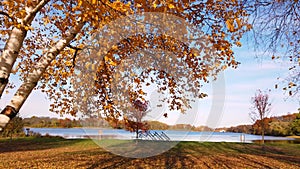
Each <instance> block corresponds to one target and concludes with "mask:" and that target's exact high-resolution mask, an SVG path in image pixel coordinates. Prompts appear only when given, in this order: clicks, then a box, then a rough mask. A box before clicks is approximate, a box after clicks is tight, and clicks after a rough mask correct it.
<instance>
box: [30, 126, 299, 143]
mask: <svg viewBox="0 0 300 169" xmlns="http://www.w3.org/2000/svg"><path fill="white" fill-rule="evenodd" d="M30 131H33V132H36V133H40V134H41V135H46V134H48V135H51V136H61V137H64V138H67V139H72V138H88V137H97V136H99V135H102V136H111V137H114V138H116V139H133V138H135V133H131V132H129V131H126V130H122V129H100V128H99V129H97V128H88V129H86V128H30ZM150 132H151V133H154V132H157V133H161V132H164V133H165V134H166V135H167V136H168V137H169V138H170V139H171V140H173V141H210V142H223V141H224V142H241V138H244V142H255V141H258V140H260V139H261V136H259V135H251V134H243V133H231V132H196V131H175V130H164V131H162V130H151V131H150ZM265 140H267V141H268V140H269V141H282V140H286V141H294V140H295V139H293V138H287V137H274V136H265Z"/></svg>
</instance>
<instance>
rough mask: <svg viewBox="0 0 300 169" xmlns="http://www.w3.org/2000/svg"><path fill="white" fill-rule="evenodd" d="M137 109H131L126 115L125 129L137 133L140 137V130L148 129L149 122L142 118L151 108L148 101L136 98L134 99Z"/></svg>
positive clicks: (134, 105)
mask: <svg viewBox="0 0 300 169" xmlns="http://www.w3.org/2000/svg"><path fill="white" fill-rule="evenodd" d="M133 107H134V108H135V110H133V111H130V112H129V113H128V114H127V116H126V120H125V121H126V122H125V129H126V130H128V131H131V132H135V133H136V138H138V137H139V136H138V134H139V130H140V129H141V130H144V131H145V130H147V124H146V123H145V122H143V121H142V119H143V118H144V117H145V116H146V115H147V110H148V108H149V102H148V101H141V100H135V101H133Z"/></svg>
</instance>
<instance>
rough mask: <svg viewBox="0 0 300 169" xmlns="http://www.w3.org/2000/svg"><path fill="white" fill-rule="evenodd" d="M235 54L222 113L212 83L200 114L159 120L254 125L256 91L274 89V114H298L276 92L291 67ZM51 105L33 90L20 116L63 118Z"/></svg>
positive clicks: (241, 51)
mask: <svg viewBox="0 0 300 169" xmlns="http://www.w3.org/2000/svg"><path fill="white" fill-rule="evenodd" d="M234 51H235V55H236V58H237V60H238V61H240V62H241V64H240V65H239V67H238V68H237V69H231V68H229V69H227V70H226V71H225V72H224V79H225V81H224V82H225V83H224V85H225V102H224V107H223V111H218V112H211V108H212V100H213V98H218V96H217V95H214V94H212V91H213V90H214V89H213V88H212V85H211V84H208V86H207V87H206V88H205V89H207V91H208V97H207V98H205V99H203V100H199V104H198V105H197V106H196V108H197V112H198V113H197V114H193V115H191V114H192V113H187V114H186V115H180V114H170V115H169V117H168V118H161V119H160V120H161V121H163V122H166V123H169V124H174V123H188V122H190V123H191V124H193V125H196V126H200V125H209V126H211V127H230V126H236V125H240V124H250V123H252V121H251V119H250V118H249V115H248V114H249V112H250V107H251V103H250V100H251V97H252V96H253V95H254V93H255V91H256V90H257V89H262V90H265V89H271V93H270V97H271V101H272V110H271V115H273V116H279V115H284V114H287V113H294V112H296V111H297V109H298V108H299V107H300V105H299V104H300V103H299V101H297V99H296V98H287V95H284V93H283V91H282V90H280V89H277V90H275V89H274V85H275V84H276V83H278V82H279V81H278V80H277V78H278V77H281V78H283V77H285V76H286V75H287V73H288V68H287V66H286V64H285V62H284V61H282V62H279V61H273V60H270V59H269V58H266V59H259V58H255V52H254V51H253V50H251V49H250V48H249V47H247V45H246V46H244V47H242V48H235V49H234ZM13 79H16V78H13ZM16 84H17V85H18V84H19V83H18V81H16ZM12 93H13V92H11V93H9V94H7V95H4V96H3V98H2V99H1V100H0V106H1V107H4V106H5V104H6V103H7V102H8V100H9V99H10V97H11V94H12ZM49 104H50V102H49V101H48V100H47V98H46V95H45V94H43V93H41V92H40V91H34V92H33V93H32V94H31V95H30V96H29V98H28V100H27V101H26V102H25V104H24V106H23V107H22V109H21V110H20V115H21V116H22V117H31V116H33V115H35V116H50V117H60V115H57V114H55V113H52V112H49V111H48V109H49ZM212 113H214V116H218V117H217V118H213V117H214V116H210V115H211V114H212ZM63 117H71V116H68V115H67V116H63ZM208 117H210V118H208ZM191 119H192V121H191ZM211 120H216V121H215V122H213V125H210V122H211Z"/></svg>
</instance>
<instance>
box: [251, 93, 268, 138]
mask: <svg viewBox="0 0 300 169" xmlns="http://www.w3.org/2000/svg"><path fill="white" fill-rule="evenodd" d="M251 103H252V111H251V112H250V117H251V119H252V120H253V121H254V122H255V121H257V120H259V121H260V127H261V138H262V143H263V144H264V135H265V127H266V125H265V123H264V119H265V118H266V117H267V116H268V115H269V113H270V111H271V103H270V100H269V94H268V93H267V92H263V91H261V90H257V92H256V93H255V95H254V97H252V98H251Z"/></svg>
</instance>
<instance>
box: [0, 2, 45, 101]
mask: <svg viewBox="0 0 300 169" xmlns="http://www.w3.org/2000/svg"><path fill="white" fill-rule="evenodd" d="M49 1H50V0H41V1H40V2H39V3H38V4H37V5H36V6H35V7H34V8H33V7H30V8H26V12H27V15H26V17H25V18H24V19H23V20H22V21H21V23H20V24H22V25H23V26H26V25H31V22H32V20H33V19H34V17H35V16H36V14H37V13H38V12H39V11H40V10H41V9H42V8H43V7H44V6H45V4H46V3H48V2H49ZM26 34H27V30H26V29H24V28H17V27H14V28H13V29H12V31H11V33H10V36H9V38H8V39H7V41H6V44H5V47H4V50H3V53H2V55H1V57H0V98H1V96H2V94H3V92H4V89H5V87H6V85H7V83H8V79H9V76H10V73H11V70H12V68H13V65H14V63H15V61H16V59H17V57H18V54H19V52H20V49H21V47H22V45H23V41H24V39H25V37H26Z"/></svg>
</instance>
